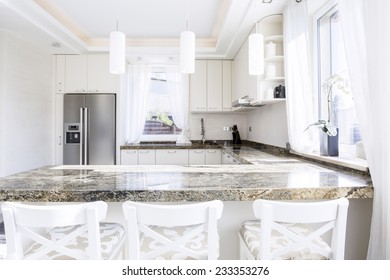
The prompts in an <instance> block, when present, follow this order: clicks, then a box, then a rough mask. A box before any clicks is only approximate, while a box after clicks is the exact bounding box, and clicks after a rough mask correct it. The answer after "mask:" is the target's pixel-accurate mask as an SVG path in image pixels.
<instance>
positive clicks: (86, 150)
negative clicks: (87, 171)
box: [84, 108, 89, 165]
mask: <svg viewBox="0 0 390 280" xmlns="http://www.w3.org/2000/svg"><path fill="white" fill-rule="evenodd" d="M88 135H89V121H88V108H84V165H88V164H89V157H88V150H89V147H88Z"/></svg>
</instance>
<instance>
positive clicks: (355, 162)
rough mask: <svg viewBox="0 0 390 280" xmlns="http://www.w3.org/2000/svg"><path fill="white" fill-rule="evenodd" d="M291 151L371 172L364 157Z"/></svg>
mask: <svg viewBox="0 0 390 280" xmlns="http://www.w3.org/2000/svg"><path fill="white" fill-rule="evenodd" d="M290 153H292V154H294V155H298V156H301V157H306V158H310V159H315V160H318V161H322V162H326V163H331V164H334V165H338V166H342V167H346V168H350V169H354V170H358V171H363V172H367V173H368V172H369V170H368V164H367V160H365V159H362V158H343V157H329V156H320V155H317V154H308V153H299V152H295V151H290Z"/></svg>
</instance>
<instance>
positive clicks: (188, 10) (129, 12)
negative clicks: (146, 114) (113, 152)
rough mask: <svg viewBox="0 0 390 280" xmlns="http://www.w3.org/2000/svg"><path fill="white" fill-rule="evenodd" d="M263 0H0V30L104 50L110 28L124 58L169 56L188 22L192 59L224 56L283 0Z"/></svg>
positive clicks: (41, 42)
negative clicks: (119, 38)
mask: <svg viewBox="0 0 390 280" xmlns="http://www.w3.org/2000/svg"><path fill="white" fill-rule="evenodd" d="M267 1H269V0H99V1H96V0H81V1H80V0H17V1H15V0H0V29H2V30H6V31H8V32H11V33H14V34H16V35H17V36H19V37H21V38H23V39H24V40H26V41H28V42H30V43H31V44H33V45H36V46H37V47H39V48H42V49H44V50H46V51H47V52H48V53H51V54H78V53H93V52H107V51H108V45H109V40H108V38H109V33H110V32H111V31H115V30H117V29H118V30H119V31H121V32H124V33H125V34H126V38H127V39H126V46H127V47H126V55H127V58H128V60H130V61H131V60H139V59H145V60H154V61H155V60H165V59H166V60H169V61H172V60H174V59H177V56H178V53H179V36H180V32H181V31H184V30H186V28H187V21H188V25H189V27H188V29H189V30H191V31H194V32H195V34H196V57H197V58H219V59H229V58H234V56H235V54H236V53H237V51H238V50H239V48H240V47H241V45H242V43H243V42H244V40H245V39H246V37H247V36H248V33H249V32H250V30H251V29H252V28H253V26H254V22H255V21H257V20H259V19H261V18H263V17H265V16H267V15H270V14H275V13H281V12H282V11H283V8H284V5H285V3H286V2H287V0H273V1H272V2H271V3H264V2H267ZM117 24H118V26H117ZM53 43H54V46H53Z"/></svg>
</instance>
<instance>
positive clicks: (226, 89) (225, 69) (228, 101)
mask: <svg viewBox="0 0 390 280" xmlns="http://www.w3.org/2000/svg"><path fill="white" fill-rule="evenodd" d="M222 74H223V78H222V82H223V83H222V93H223V94H222V111H224V112H230V111H232V62H231V61H230V60H224V61H223V62H222Z"/></svg>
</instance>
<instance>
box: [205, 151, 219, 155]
mask: <svg viewBox="0 0 390 280" xmlns="http://www.w3.org/2000/svg"><path fill="white" fill-rule="evenodd" d="M207 152H208V153H209V154H215V153H216V152H217V151H207Z"/></svg>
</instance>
